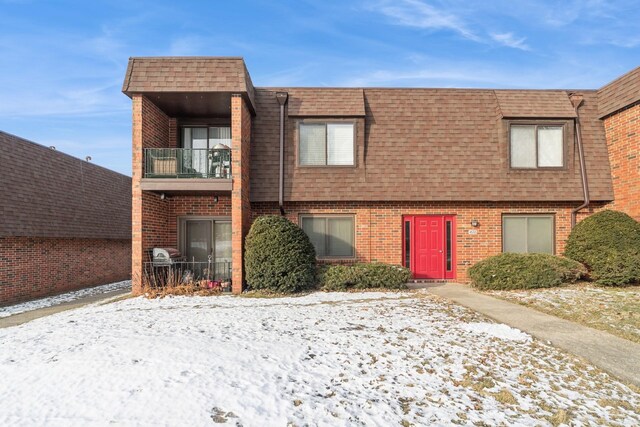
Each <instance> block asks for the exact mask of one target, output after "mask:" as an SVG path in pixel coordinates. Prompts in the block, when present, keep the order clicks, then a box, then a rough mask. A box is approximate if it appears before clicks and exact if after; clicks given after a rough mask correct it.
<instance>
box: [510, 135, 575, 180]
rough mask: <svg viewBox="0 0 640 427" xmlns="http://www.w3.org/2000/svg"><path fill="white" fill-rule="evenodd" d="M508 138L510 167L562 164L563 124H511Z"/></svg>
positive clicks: (535, 167) (559, 166)
mask: <svg viewBox="0 0 640 427" xmlns="http://www.w3.org/2000/svg"><path fill="white" fill-rule="evenodd" d="M509 138H510V156H509V157H510V161H511V167H512V168H517V169H538V168H561V167H563V166H564V126H562V125H547V124H545V125H534V124H532V125H528V124H527V125H525V124H517V125H516V124H512V125H511V127H510V132H509Z"/></svg>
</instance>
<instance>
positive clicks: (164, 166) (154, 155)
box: [140, 148, 231, 192]
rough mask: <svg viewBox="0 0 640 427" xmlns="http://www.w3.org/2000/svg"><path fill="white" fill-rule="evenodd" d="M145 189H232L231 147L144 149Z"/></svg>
mask: <svg viewBox="0 0 640 427" xmlns="http://www.w3.org/2000/svg"><path fill="white" fill-rule="evenodd" d="M143 161H144V169H143V178H142V180H141V182H140V186H141V188H142V190H147V191H162V192H187V191H190V192H216V191H231V149H228V148H214V149H206V148H145V149H144V152H143Z"/></svg>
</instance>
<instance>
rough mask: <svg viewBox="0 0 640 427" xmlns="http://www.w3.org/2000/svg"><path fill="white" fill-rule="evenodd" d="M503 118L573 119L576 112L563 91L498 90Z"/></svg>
mask: <svg viewBox="0 0 640 427" xmlns="http://www.w3.org/2000/svg"><path fill="white" fill-rule="evenodd" d="M495 94H496V98H497V99H498V106H499V107H500V112H501V113H502V117H508V118H511V117H517V118H572V117H575V116H576V112H575V110H574V109H573V107H572V106H571V102H570V101H569V98H568V96H567V92H565V91H561V90H496V91H495Z"/></svg>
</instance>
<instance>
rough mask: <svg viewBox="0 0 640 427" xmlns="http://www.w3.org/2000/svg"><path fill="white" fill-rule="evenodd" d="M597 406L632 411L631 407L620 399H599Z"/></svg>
mask: <svg viewBox="0 0 640 427" xmlns="http://www.w3.org/2000/svg"><path fill="white" fill-rule="evenodd" d="M598 405H600V406H603V407H606V406H610V407H612V408H624V409H627V410H629V411H633V410H634V408H633V406H632V405H631V404H630V403H629V402H627V401H626V400H622V399H600V400H598Z"/></svg>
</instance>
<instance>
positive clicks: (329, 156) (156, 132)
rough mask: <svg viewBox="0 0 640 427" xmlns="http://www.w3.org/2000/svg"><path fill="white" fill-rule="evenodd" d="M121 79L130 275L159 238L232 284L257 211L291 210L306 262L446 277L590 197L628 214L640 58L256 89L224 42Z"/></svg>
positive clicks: (548, 248) (571, 212)
mask: <svg viewBox="0 0 640 427" xmlns="http://www.w3.org/2000/svg"><path fill="white" fill-rule="evenodd" d="M123 92H124V93H125V94H126V95H128V96H129V97H130V98H131V99H132V102H133V217H132V220H133V254H132V268H133V270H132V274H133V279H134V284H133V287H134V291H139V290H140V286H141V280H140V277H142V273H141V272H143V271H145V265H147V264H148V263H149V262H150V261H151V259H152V258H151V255H150V250H151V249H152V248H154V247H171V248H177V249H178V250H179V251H180V253H181V254H182V255H183V256H186V257H187V259H188V260H191V261H195V262H198V261H202V262H204V261H206V260H207V259H208V260H209V262H214V263H216V265H217V264H218V263H219V262H221V263H224V265H227V266H229V267H228V275H229V276H230V277H231V278H232V284H233V291H234V292H241V290H242V289H243V262H242V260H243V259H242V254H243V238H244V236H245V235H246V233H247V231H248V229H249V227H250V225H251V221H252V219H254V218H256V217H257V216H260V215H265V214H278V215H280V214H281V215H285V216H286V217H287V218H289V219H290V220H292V221H293V222H295V223H297V224H299V225H300V226H301V227H302V228H303V230H305V232H307V234H308V235H309V236H310V238H311V240H312V242H313V244H314V246H315V247H316V251H317V253H318V257H319V259H320V260H321V261H322V262H357V261H381V262H386V263H393V264H401V265H405V266H407V267H409V268H410V269H411V270H412V272H413V274H414V277H415V278H418V279H431V280H456V281H459V282H465V281H467V269H468V268H469V266H471V265H473V264H474V263H475V262H477V261H479V260H481V259H483V258H486V257H488V256H490V255H494V254H497V253H499V252H501V251H516V252H528V251H531V252H549V253H557V254H561V253H562V252H563V250H564V244H565V241H566V239H567V236H568V234H569V232H570V231H571V227H572V224H573V223H574V222H575V221H579V220H580V219H582V218H584V217H585V216H587V215H589V214H591V213H593V212H594V211H597V210H599V209H602V208H604V207H609V206H611V207H614V208H615V209H619V210H623V211H627V212H628V213H630V214H631V215H633V216H635V217H636V218H638V219H640V207H639V204H638V200H639V199H638V191H639V190H638V188H639V179H640V178H639V174H638V158H637V157H638V123H639V121H638V111H640V106H639V105H638V101H640V68H638V69H635V70H633V71H632V72H630V73H629V74H627V75H625V76H623V77H621V78H620V79H618V80H616V81H614V82H612V83H611V84H609V85H607V86H605V87H603V88H601V89H599V90H491V89H425V88H413V89H399V88H396V89H389V88H297V87H278V88H272V87H254V86H253V84H252V82H251V78H250V76H249V73H248V71H247V68H246V66H245V64H244V61H243V59H242V58H232V57H230V58H215V57H190V58H131V59H130V60H129V64H128V68H127V72H126V77H125V81H124V86H123ZM216 274H220V273H219V272H218V271H216ZM222 275H224V274H222Z"/></svg>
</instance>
